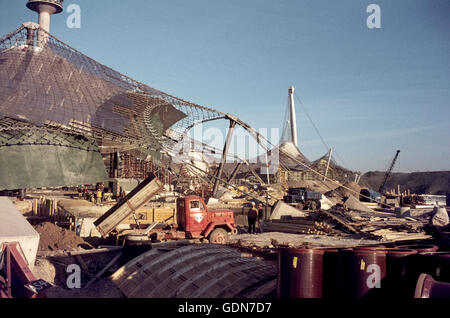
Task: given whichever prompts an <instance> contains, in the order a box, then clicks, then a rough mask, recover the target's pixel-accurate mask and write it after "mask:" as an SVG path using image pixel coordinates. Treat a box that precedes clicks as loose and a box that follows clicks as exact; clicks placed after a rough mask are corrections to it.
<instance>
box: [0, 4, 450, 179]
mask: <svg viewBox="0 0 450 318" xmlns="http://www.w3.org/2000/svg"><path fill="white" fill-rule="evenodd" d="M0 3H1V4H2V10H1V11H0V33H1V34H6V33H9V32H11V31H12V30H14V29H15V28H17V27H18V26H19V25H20V23H22V22H24V21H37V14H35V13H34V12H32V11H29V10H28V9H26V7H25V3H26V1H25V0H23V1H21V0H0ZM71 3H75V4H78V5H79V6H80V7H81V28H80V29H69V28H68V27H67V26H66V19H67V18H68V16H69V13H67V12H64V13H61V14H59V15H55V16H53V17H52V25H51V33H52V34H54V35H55V36H56V37H58V38H59V39H61V40H62V41H64V42H66V43H68V44H69V45H71V46H73V47H75V48H76V49H78V50H80V51H81V52H83V53H85V54H86V55H88V56H90V57H92V58H94V59H96V60H98V61H99V62H101V63H103V64H105V65H108V66H110V67H112V68H114V69H116V70H118V71H120V72H122V73H124V74H126V75H129V76H130V77H132V78H135V79H136V80H139V81H141V82H144V83H146V84H148V85H150V86H152V87H155V88H157V89H160V90H163V91H165V92H167V93H170V94H173V95H175V96H178V97H180V98H183V99H187V100H190V101H192V102H195V103H197V104H200V105H204V106H208V107H211V108H215V109H219V110H221V111H223V112H227V113H231V114H234V115H236V116H238V117H239V118H241V119H242V120H244V121H245V122H247V123H249V124H250V125H251V126H253V127H254V128H256V129H258V128H269V129H270V128H276V127H278V128H280V129H281V128H282V127H283V118H284V113H285V108H286V102H287V89H288V87H289V86H290V85H293V86H294V87H295V89H296V94H297V96H298V97H299V98H300V99H301V101H302V103H303V105H304V106H305V108H306V109H307V111H308V113H309V114H310V116H311V117H312V119H313V120H314V123H315V124H316V126H317V127H318V128H319V131H320V133H321V135H322V136H323V138H324V139H325V141H326V143H327V144H328V145H329V146H331V147H333V149H334V150H335V151H336V152H337V154H338V155H339V157H338V158H337V162H338V163H341V164H344V165H345V166H346V167H347V168H350V169H352V170H359V171H368V170H385V169H386V168H387V167H388V166H389V163H390V161H391V160H392V158H393V156H394V154H395V150H396V149H400V150H401V153H400V155H399V158H398V161H397V165H396V167H395V169H394V171H402V172H409V171H436V170H450V160H449V159H450V1H448V0H433V1H429V0H408V1H406V0H397V1H384V0H383V1H381V0H371V1H364V0H358V1H357V0H339V1H323V0H315V1H305V0H189V1H187V0H158V1H153V0H129V1H117V0H116V1H111V0H110V1H105V0H96V1H90V0H78V1H67V0H66V1H65V7H66V8H67V6H68V5H69V4H71ZM371 3H375V4H378V5H379V6H380V8H381V26H382V28H381V29H369V28H368V27H367V25H366V19H367V17H368V16H369V13H367V12H366V8H367V6H368V5H369V4H371ZM296 102H297V101H296ZM297 121H298V135H299V146H300V149H301V151H302V152H303V153H304V154H305V155H306V156H307V157H308V158H309V159H316V158H318V157H320V156H321V155H323V154H324V153H325V152H326V151H327V149H326V148H325V146H324V145H323V143H322V142H321V140H320V138H319V136H318V135H317V133H316V132H315V130H314V129H313V127H312V125H311V123H310V122H309V120H308V119H307V117H306V115H305V114H304V112H303V111H302V110H301V108H300V106H298V107H297ZM341 159H342V161H343V163H342V161H341Z"/></svg>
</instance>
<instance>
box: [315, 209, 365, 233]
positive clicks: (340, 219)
mask: <svg viewBox="0 0 450 318" xmlns="http://www.w3.org/2000/svg"><path fill="white" fill-rule="evenodd" d="M320 212H321V213H323V214H325V215H326V216H328V217H330V218H332V219H333V220H335V221H336V222H338V223H339V224H341V225H343V226H344V227H345V228H347V229H349V230H350V231H351V232H353V233H355V234H357V233H359V231H358V230H356V229H355V228H354V227H353V226H351V225H350V224H349V222H347V221H345V220H344V219H342V218H340V217H338V216H337V215H333V214H332V213H330V212H328V211H325V210H320Z"/></svg>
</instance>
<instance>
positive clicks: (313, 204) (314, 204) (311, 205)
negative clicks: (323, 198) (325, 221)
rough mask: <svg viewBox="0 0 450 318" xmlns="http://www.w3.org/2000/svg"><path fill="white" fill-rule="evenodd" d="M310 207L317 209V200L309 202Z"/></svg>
mask: <svg viewBox="0 0 450 318" xmlns="http://www.w3.org/2000/svg"><path fill="white" fill-rule="evenodd" d="M309 208H310V209H311V210H315V209H316V208H317V204H316V202H314V201H312V202H310V203H309Z"/></svg>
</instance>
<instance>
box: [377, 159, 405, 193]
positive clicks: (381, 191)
mask: <svg viewBox="0 0 450 318" xmlns="http://www.w3.org/2000/svg"><path fill="white" fill-rule="evenodd" d="M399 153H400V150H397V153H396V154H395V156H394V159H393V160H392V163H391V166H390V167H389V169H388V170H387V171H386V173H385V174H384V179H383V182H381V185H380V188H379V189H378V192H379V193H381V194H382V193H383V191H384V187H385V186H386V183H387V181H388V179H389V177H390V176H391V173H392V169H393V168H394V165H395V162H396V161H397V158H398V154H399Z"/></svg>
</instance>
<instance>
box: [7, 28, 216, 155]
mask: <svg viewBox="0 0 450 318" xmlns="http://www.w3.org/2000/svg"><path fill="white" fill-rule="evenodd" d="M218 118H225V114H224V113H221V112H219V111H217V110H214V109H209V108H207V107H203V106H200V105H196V104H194V103H191V102H188V101H185V100H182V99H180V98H177V97H174V96H171V95H169V94H166V93H164V92H162V91H159V90H156V89H154V88H152V87H150V86H147V85H145V84H142V83H139V82H137V81H135V80H133V79H131V78H129V77H127V76H125V75H123V74H121V73H119V72H117V71H115V70H113V69H111V68H109V67H107V66H105V65H102V64H100V63H99V62H97V61H95V60H93V59H91V58H89V57H87V56H86V55H84V54H82V53H81V52H79V51H77V50H75V49H74V48H72V47H70V46H69V45H67V44H65V43H63V42H62V41H60V40H58V39H57V38H55V37H54V36H52V35H51V34H49V33H46V32H45V31H44V30H42V29H40V28H39V25H37V24H34V23H24V24H23V25H22V26H21V27H19V28H18V29H16V30H15V31H13V32H12V33H10V34H8V35H6V36H4V37H3V38H1V39H0V131H5V130H16V131H23V132H25V133H26V132H27V131H30V130H33V131H36V130H46V131H62V132H65V133H69V134H76V135H83V136H86V137H88V138H93V139H97V140H101V141H103V142H104V143H108V141H112V142H114V144H115V146H116V147H119V145H120V143H123V144H126V145H133V146H134V147H137V148H139V149H140V150H142V151H147V152H148V153H151V154H153V155H154V156H157V155H158V153H159V151H160V149H162V148H164V147H170V146H171V144H172V145H173V143H176V142H178V141H180V140H179V138H182V136H183V135H184V132H185V131H186V130H187V129H189V128H190V127H192V126H194V125H195V124H196V123H199V122H203V121H208V120H213V119H218ZM169 127H170V130H171V131H172V132H173V133H172V134H171V136H170V137H168V136H167V134H166V133H165V132H166V131H167V130H168V128H169ZM105 149H108V148H107V147H106V148H105Z"/></svg>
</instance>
